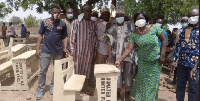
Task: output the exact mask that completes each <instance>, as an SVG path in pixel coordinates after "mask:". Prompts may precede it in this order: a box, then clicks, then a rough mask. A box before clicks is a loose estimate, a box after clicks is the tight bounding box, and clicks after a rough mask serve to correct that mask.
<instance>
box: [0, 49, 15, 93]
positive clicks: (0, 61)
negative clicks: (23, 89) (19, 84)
mask: <svg viewBox="0 0 200 101" xmlns="http://www.w3.org/2000/svg"><path fill="white" fill-rule="evenodd" d="M0 53H1V54H0V91H1V90H7V89H14V86H8V85H6V86H3V85H2V83H3V82H4V81H5V80H7V79H8V78H11V77H14V71H13V67H12V60H11V58H12V52H11V48H10V47H6V48H3V49H0ZM2 53H3V54H2Z"/></svg>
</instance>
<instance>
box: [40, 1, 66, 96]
mask: <svg viewBox="0 0 200 101" xmlns="http://www.w3.org/2000/svg"><path fill="white" fill-rule="evenodd" d="M60 11H61V8H60V6H58V5H51V14H52V16H51V17H50V18H48V19H45V20H43V21H42V22H41V26H40V29H39V31H38V33H39V34H38V39H37V49H36V56H37V57H38V58H40V73H39V77H38V93H37V95H36V98H37V99H38V100H39V99H41V98H42V95H43V94H44V88H45V82H46V73H47V70H48V67H49V64H50V62H51V59H52V58H53V61H54V60H59V59H61V58H62V57H63V52H64V53H67V27H66V24H65V23H64V22H63V21H62V20H60V19H59V16H60ZM43 37H44V38H43ZM42 40H43V45H42V51H40V45H41V43H42ZM53 81H54V78H53V76H52V80H51V84H50V94H53V83H54V82H53Z"/></svg>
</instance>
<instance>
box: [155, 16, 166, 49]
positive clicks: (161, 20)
mask: <svg viewBox="0 0 200 101" xmlns="http://www.w3.org/2000/svg"><path fill="white" fill-rule="evenodd" d="M163 22H164V21H163V19H157V20H156V24H157V25H158V26H159V27H161V28H162V26H163ZM162 30H163V33H164V34H165V38H166V46H168V35H167V32H166V31H165V30H164V29H162ZM158 41H159V43H160V46H161V42H160V40H159V39H158Z"/></svg>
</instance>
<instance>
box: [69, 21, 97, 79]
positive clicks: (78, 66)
mask: <svg viewBox="0 0 200 101" xmlns="http://www.w3.org/2000/svg"><path fill="white" fill-rule="evenodd" d="M97 42H98V41H97V25H96V24H95V22H93V21H86V20H84V19H82V20H81V21H80V22H79V21H78V20H77V19H76V20H74V22H73V23H72V30H71V38H70V48H71V52H73V53H74V54H73V56H74V68H75V74H80V75H86V78H87V79H89V74H90V68H91V64H92V59H93V55H94V51H95V49H97Z"/></svg>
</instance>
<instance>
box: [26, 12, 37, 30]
mask: <svg viewBox="0 0 200 101" xmlns="http://www.w3.org/2000/svg"><path fill="white" fill-rule="evenodd" d="M24 22H25V25H26V26H27V27H36V26H37V25H38V24H37V20H36V17H35V16H33V15H31V14H30V15H29V16H28V17H27V18H24Z"/></svg>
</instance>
